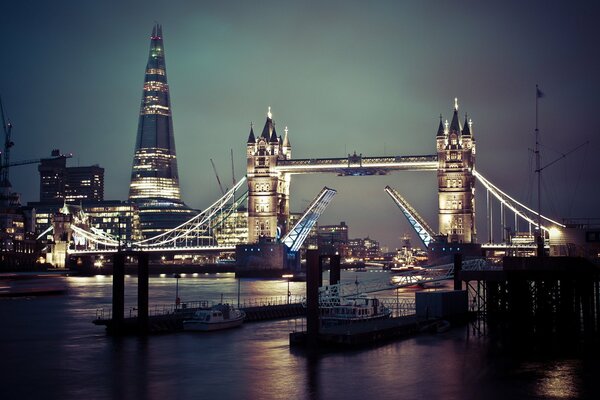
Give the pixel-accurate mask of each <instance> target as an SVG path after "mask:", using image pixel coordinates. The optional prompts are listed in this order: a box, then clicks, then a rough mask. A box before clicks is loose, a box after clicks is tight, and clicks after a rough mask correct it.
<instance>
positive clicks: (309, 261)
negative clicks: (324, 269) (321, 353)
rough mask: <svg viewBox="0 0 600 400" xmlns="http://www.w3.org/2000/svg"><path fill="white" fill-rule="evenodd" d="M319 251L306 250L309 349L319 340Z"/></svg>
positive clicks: (314, 346)
mask: <svg viewBox="0 0 600 400" xmlns="http://www.w3.org/2000/svg"><path fill="white" fill-rule="evenodd" d="M320 264H321V263H320V260H319V251H318V250H315V249H310V250H307V251H306V335H307V344H308V348H309V349H316V348H317V345H318V341H319V281H320V279H321V278H320V277H321V275H322V274H321V268H320Z"/></svg>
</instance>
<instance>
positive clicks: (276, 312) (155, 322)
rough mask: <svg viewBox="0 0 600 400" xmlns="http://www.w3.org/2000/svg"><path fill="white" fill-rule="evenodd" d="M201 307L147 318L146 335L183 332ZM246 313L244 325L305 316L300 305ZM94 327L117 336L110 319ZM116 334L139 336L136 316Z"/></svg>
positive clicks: (257, 308) (125, 321) (100, 320)
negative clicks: (187, 321) (102, 327)
mask: <svg viewBox="0 0 600 400" xmlns="http://www.w3.org/2000/svg"><path fill="white" fill-rule="evenodd" d="M201 308H202V307H186V308H178V309H176V310H170V311H167V312H164V313H160V314H155V315H150V316H149V317H148V327H147V333H149V334H160V333H173V332H181V331H183V321H184V320H186V319H190V318H192V316H193V315H194V313H195V312H196V311H198V310H200V309H201ZM241 310H242V311H244V312H245V313H246V318H245V320H244V323H248V322H258V321H269V320H275V319H282V318H293V317H301V316H304V315H306V308H304V307H303V306H302V304H301V303H292V304H274V305H265V306H254V307H245V308H241ZM92 322H93V323H94V324H95V325H100V326H105V327H106V331H107V333H108V334H117V333H118V332H116V329H115V324H114V321H113V319H112V318H103V317H102V316H98V317H97V318H96V319H95V320H94V321H92ZM120 329H121V332H119V333H118V334H139V333H140V331H141V329H140V326H139V322H138V318H137V316H133V317H129V318H124V319H123V323H122V326H121V328H120Z"/></svg>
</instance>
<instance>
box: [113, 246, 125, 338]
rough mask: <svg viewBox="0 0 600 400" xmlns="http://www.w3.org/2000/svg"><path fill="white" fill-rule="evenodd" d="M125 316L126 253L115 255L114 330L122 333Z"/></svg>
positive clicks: (116, 332)
mask: <svg viewBox="0 0 600 400" xmlns="http://www.w3.org/2000/svg"><path fill="white" fill-rule="evenodd" d="M124 318H125V253H123V252H121V251H119V252H117V253H115V255H114V256H113V287H112V330H113V332H114V333H115V334H117V335H118V334H121V333H122V330H123V321H124Z"/></svg>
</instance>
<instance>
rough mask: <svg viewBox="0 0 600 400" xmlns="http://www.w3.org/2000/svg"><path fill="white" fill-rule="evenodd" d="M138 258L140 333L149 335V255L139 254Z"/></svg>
mask: <svg viewBox="0 0 600 400" xmlns="http://www.w3.org/2000/svg"><path fill="white" fill-rule="evenodd" d="M137 258H138V332H139V333H140V334H141V335H146V334H147V333H148V302H149V301H148V275H149V274H148V259H149V257H148V253H144V252H141V251H140V252H139V253H138V254H137Z"/></svg>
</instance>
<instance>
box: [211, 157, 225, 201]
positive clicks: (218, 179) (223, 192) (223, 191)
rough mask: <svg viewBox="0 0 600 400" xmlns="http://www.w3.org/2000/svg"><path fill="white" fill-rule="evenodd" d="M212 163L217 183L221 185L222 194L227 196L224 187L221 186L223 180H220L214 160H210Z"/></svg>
mask: <svg viewBox="0 0 600 400" xmlns="http://www.w3.org/2000/svg"><path fill="white" fill-rule="evenodd" d="M210 163H211V164H212V167H213V171H215V176H216V177H217V182H218V183H219V189H221V193H222V194H223V196H225V190H223V185H221V179H220V178H219V174H218V173H217V167H215V162H214V161H213V159H212V158H211V159H210Z"/></svg>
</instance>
